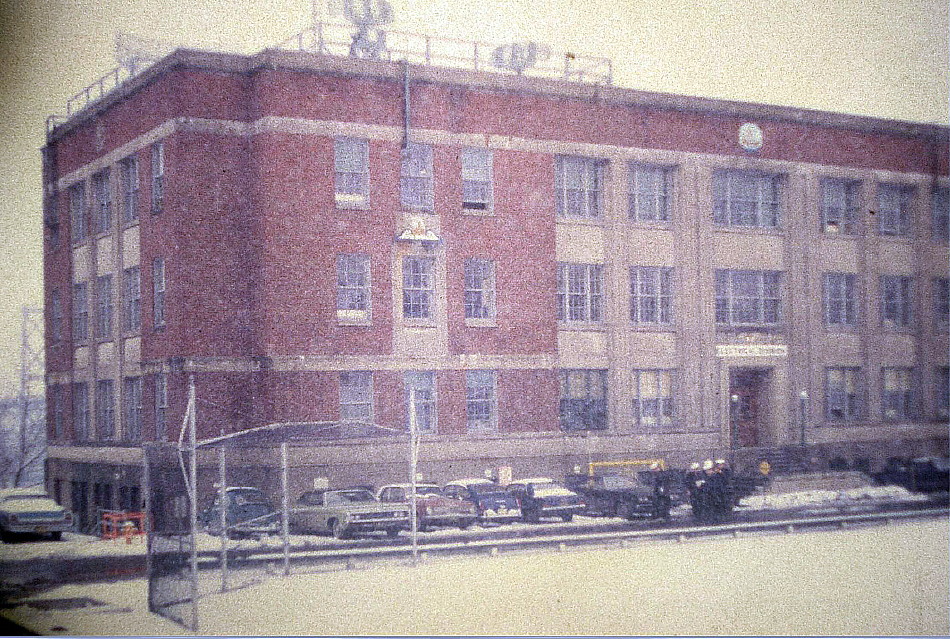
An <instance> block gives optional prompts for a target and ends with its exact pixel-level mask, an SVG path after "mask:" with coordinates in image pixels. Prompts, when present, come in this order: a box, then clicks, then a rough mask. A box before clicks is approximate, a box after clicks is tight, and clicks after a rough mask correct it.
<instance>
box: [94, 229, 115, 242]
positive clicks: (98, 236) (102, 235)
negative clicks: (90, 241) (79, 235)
mask: <svg viewBox="0 0 950 639" xmlns="http://www.w3.org/2000/svg"><path fill="white" fill-rule="evenodd" d="M110 235H112V231H111V230H109V231H101V232H99V233H96V238H95V239H96V241H99V240H102V239H105V238H107V237H109V236H110Z"/></svg>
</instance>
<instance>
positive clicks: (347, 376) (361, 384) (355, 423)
mask: <svg viewBox="0 0 950 639" xmlns="http://www.w3.org/2000/svg"><path fill="white" fill-rule="evenodd" d="M340 421H341V422H343V423H344V424H345V425H346V426H345V428H346V429H347V430H349V431H351V432H352V434H354V435H355V434H369V433H371V431H372V424H373V373H372V372H370V371H344V372H341V373H340Z"/></svg>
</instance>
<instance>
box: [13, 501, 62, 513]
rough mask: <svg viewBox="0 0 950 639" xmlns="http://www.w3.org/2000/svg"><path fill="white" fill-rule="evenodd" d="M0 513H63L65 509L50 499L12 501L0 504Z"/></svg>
mask: <svg viewBox="0 0 950 639" xmlns="http://www.w3.org/2000/svg"><path fill="white" fill-rule="evenodd" d="M0 512H7V513H35V512H44V513H49V512H54V513H65V512H66V509H65V508H63V507H62V506H60V505H59V504H57V503H56V502H55V501H53V500H52V499H42V498H38V499H13V500H11V501H7V502H4V503H3V504H0Z"/></svg>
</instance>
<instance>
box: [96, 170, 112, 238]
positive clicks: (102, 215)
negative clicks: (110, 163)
mask: <svg viewBox="0 0 950 639" xmlns="http://www.w3.org/2000/svg"><path fill="white" fill-rule="evenodd" d="M92 201H93V205H92V216H93V220H95V225H96V234H97V235H101V234H103V233H108V232H109V231H111V230H112V186H111V180H110V179H109V169H105V170H103V171H100V172H99V173H96V174H95V175H93V176H92Z"/></svg>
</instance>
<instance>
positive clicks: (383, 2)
mask: <svg viewBox="0 0 950 639" xmlns="http://www.w3.org/2000/svg"><path fill="white" fill-rule="evenodd" d="M328 2H333V0H328ZM343 15H344V16H346V19H347V20H349V21H350V22H351V23H353V24H354V25H355V26H356V33H355V34H353V39H352V41H351V43H350V55H351V56H352V57H354V58H368V59H371V60H378V59H380V58H383V57H385V55H386V53H387V49H386V32H385V31H384V30H382V29H381V28H380V27H382V26H384V25H387V24H389V23H390V22H392V19H393V10H392V6H391V5H390V4H389V2H388V1H387V0H343Z"/></svg>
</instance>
